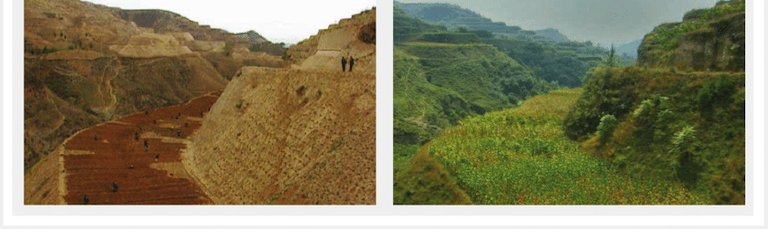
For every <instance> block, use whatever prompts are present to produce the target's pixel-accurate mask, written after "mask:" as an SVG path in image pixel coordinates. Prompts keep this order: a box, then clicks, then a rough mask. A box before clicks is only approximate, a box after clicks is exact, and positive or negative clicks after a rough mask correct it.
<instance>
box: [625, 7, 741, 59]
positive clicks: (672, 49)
mask: <svg viewBox="0 0 768 229" xmlns="http://www.w3.org/2000/svg"><path fill="white" fill-rule="evenodd" d="M745 5H746V3H745V1H743V0H733V1H723V2H721V3H718V6H716V7H714V8H710V9H697V10H693V11H690V12H688V13H686V14H685V16H684V17H683V22H676V23H667V24H662V25H659V26H657V27H656V28H655V29H654V30H653V32H651V33H649V34H647V35H646V37H645V39H644V42H643V44H642V45H641V46H640V48H639V56H638V63H639V64H640V65H644V64H648V65H649V66H651V67H665V66H674V67H677V69H678V70H685V71H687V70H693V71H702V70H708V69H709V70H714V71H743V69H744V66H745V63H744V60H745V59H744V56H745V55H744V54H745V52H744V47H745V31H746V30H745V7H746V6H745ZM683 44H685V45H683Z"/></svg>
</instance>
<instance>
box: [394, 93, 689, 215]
mask: <svg viewBox="0 0 768 229" xmlns="http://www.w3.org/2000/svg"><path fill="white" fill-rule="evenodd" d="M580 93H581V90H579V89H571V90H558V91H552V92H550V93H549V94H548V95H540V96H536V97H533V98H531V99H529V100H526V102H525V104H523V106H521V107H518V108H512V109H508V110H504V111H499V112H492V113H487V114H485V115H482V116H474V117H470V118H467V119H465V120H463V121H461V122H460V124H459V125H458V126H456V127H453V128H450V129H447V130H445V131H443V133H442V134H441V135H440V136H439V137H437V138H435V139H434V140H433V141H432V142H430V143H429V144H427V145H425V146H423V147H422V148H421V149H420V152H419V153H418V154H417V155H416V156H414V159H411V160H410V163H409V164H407V166H405V167H404V168H402V169H401V172H400V173H397V174H396V175H395V199H394V201H395V203H396V204H412V203H419V204H424V203H430V204H460V203H465V202H462V201H461V200H463V199H462V198H460V197H462V194H464V193H466V194H465V195H466V196H468V199H469V201H471V203H474V204H702V203H704V202H703V198H702V197H701V196H700V195H698V194H696V193H689V192H686V190H685V188H684V187H683V186H682V185H680V184H677V183H675V182H671V181H666V180H654V179H644V178H641V177H633V176H628V175H623V174H619V173H617V170H618V168H616V167H615V166H612V165H611V163H610V162H609V161H608V160H606V159H604V158H600V157H597V156H593V155H591V154H589V153H586V152H583V151H581V150H579V148H578V146H577V145H576V143H575V142H572V141H570V140H568V139H567V138H565V137H564V136H563V135H562V134H561V133H562V132H561V123H562V118H563V116H565V114H566V112H567V111H568V108H569V107H570V106H571V105H572V104H573V102H574V101H575V100H576V98H577V97H578V95H579V94H580ZM443 174H449V175H448V176H446V175H443ZM454 182H455V183H454ZM427 198H428V199H427ZM426 200H428V202H423V201H426Z"/></svg>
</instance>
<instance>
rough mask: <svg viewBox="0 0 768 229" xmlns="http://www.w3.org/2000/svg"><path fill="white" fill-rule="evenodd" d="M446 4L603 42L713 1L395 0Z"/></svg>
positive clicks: (637, 33)
mask: <svg viewBox="0 0 768 229" xmlns="http://www.w3.org/2000/svg"><path fill="white" fill-rule="evenodd" d="M398 1H399V2H402V3H415V2H423V3H437V2H440V3H450V4H456V5H458V6H460V7H462V8H465V9H469V10H472V11H475V12H476V13H478V14H480V15H483V16H484V17H487V18H490V19H491V20H493V21H500V22H504V23H506V24H507V25H516V26H520V27H521V28H523V29H526V30H539V29H546V28H555V29H557V30H560V33H563V34H565V35H566V36H568V39H571V40H576V41H587V40H589V41H593V42H597V43H600V44H603V45H610V43H615V44H616V45H620V44H625V43H628V42H631V41H634V40H637V39H642V38H643V36H645V34H646V33H648V32H651V31H652V30H653V28H654V27H656V26H657V25H659V24H661V23H665V22H679V21H682V20H683V14H685V12H688V11H690V10H692V9H701V8H711V7H714V6H715V3H716V2H717V0H398Z"/></svg>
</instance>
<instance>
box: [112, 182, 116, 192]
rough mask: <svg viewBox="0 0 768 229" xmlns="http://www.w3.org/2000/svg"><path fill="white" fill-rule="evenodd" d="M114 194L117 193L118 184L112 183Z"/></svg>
mask: <svg viewBox="0 0 768 229" xmlns="http://www.w3.org/2000/svg"><path fill="white" fill-rule="evenodd" d="M112 192H117V184H115V182H112Z"/></svg>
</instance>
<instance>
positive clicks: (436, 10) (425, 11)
mask: <svg viewBox="0 0 768 229" xmlns="http://www.w3.org/2000/svg"><path fill="white" fill-rule="evenodd" d="M394 5H395V7H399V8H400V9H402V10H403V12H405V14H407V15H409V16H411V17H415V18H420V19H422V20H424V21H426V22H428V23H432V24H436V25H442V26H445V27H446V28H447V29H454V30H455V29H458V28H460V27H465V28H468V29H472V30H487V31H490V32H494V33H506V34H516V33H517V32H519V31H520V30H522V29H520V27H519V26H507V25H506V24H505V23H504V22H493V21H491V19H488V18H486V17H483V16H481V15H480V14H477V13H475V12H473V11H471V10H468V9H464V8H461V7H459V6H457V5H453V4H446V3H400V2H397V1H395V3H394Z"/></svg>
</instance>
